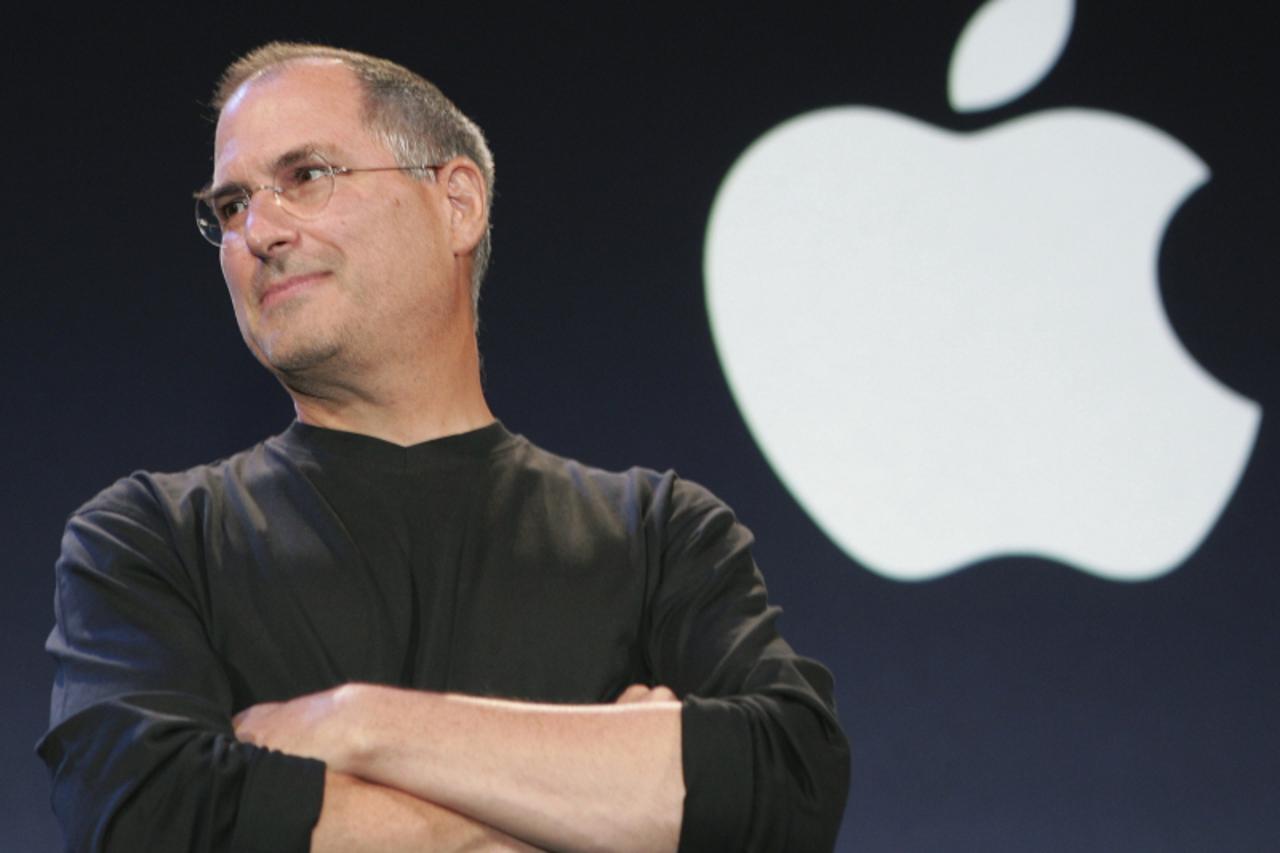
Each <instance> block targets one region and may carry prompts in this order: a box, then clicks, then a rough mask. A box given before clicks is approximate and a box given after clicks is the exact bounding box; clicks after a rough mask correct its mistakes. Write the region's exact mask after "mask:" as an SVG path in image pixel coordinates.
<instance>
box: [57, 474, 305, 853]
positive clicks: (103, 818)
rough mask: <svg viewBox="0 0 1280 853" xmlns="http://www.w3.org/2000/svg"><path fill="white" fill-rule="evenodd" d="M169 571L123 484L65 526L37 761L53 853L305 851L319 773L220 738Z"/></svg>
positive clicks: (192, 597) (164, 532) (159, 533)
mask: <svg viewBox="0 0 1280 853" xmlns="http://www.w3.org/2000/svg"><path fill="white" fill-rule="evenodd" d="M178 563H179V558H178V557H177V554H176V550H175V547H174V545H173V543H172V541H171V540H170V536H169V528H168V525H167V524H166V523H165V520H164V518H163V517H162V515H161V513H160V511H159V510H158V508H157V507H156V505H155V502H154V501H153V500H151V499H150V495H149V494H148V493H147V490H146V488H145V487H144V486H143V485H142V484H141V483H139V482H138V481H137V480H125V481H121V482H120V483H117V484H116V486H114V487H112V489H109V490H108V491H107V492H105V493H104V494H103V495H100V496H99V498H98V499H96V500H95V501H92V502H90V504H88V505H86V507H84V508H82V509H81V510H80V511H79V512H77V513H76V514H75V515H73V516H72V518H71V519H70V521H69V522H68V525H67V529H66V532H65V534H64V537H63V548H62V554H61V556H60V558H59V560H58V563H57V566H56V584H57V586H56V594H55V600H54V609H55V616H56V622H55V626H54V629H53V631H52V632H51V634H50V636H49V640H48V642H47V644H46V648H47V650H48V651H49V652H50V654H51V655H52V656H53V657H54V660H55V663H56V674H55V680H54V688H53V696H52V702H51V712H50V728H49V731H48V732H47V733H46V734H45V736H44V738H42V739H41V741H40V743H39V744H38V745H37V752H38V754H39V755H40V756H41V758H43V759H44V760H45V762H46V764H47V765H48V766H49V769H50V773H51V775H52V780H53V796H52V799H53V807H54V812H55V813H56V815H57V817H58V819H59V822H60V824H61V825H62V829H63V834H64V837H65V842H66V844H67V847H68V849H73V850H85V851H89V850H92V851H98V850H120V851H136V850H191V851H209V853H213V852H214V851H231V850H245V851H267V850H271V851H285V852H286V853H288V851H295V850H297V851H305V850H307V849H308V848H309V846H310V835H311V829H312V827H313V826H314V824H315V822H316V820H317V819H318V817H319V809H320V804H321V801H322V798H323V786H324V765H323V763H322V762H319V761H315V760H312V759H305V758H300V757H296V756H291V755H285V754H283V753H278V752H273V751H270V750H266V749H261V748H259V747H256V746H252V745H250V744H244V743H241V742H240V741H238V740H237V739H236V738H235V734H234V731H233V729H232V727H231V722H230V714H231V712H232V710H233V709H232V707H231V704H232V699H231V691H230V687H229V686H228V684H227V681H226V676H225V673H224V671H223V668H222V666H221V663H220V662H219V660H218V659H217V656H216V655H215V654H214V652H213V650H212V648H211V647H210V645H209V642H208V638H207V634H206V632H205V630H204V626H203V624H202V622H201V619H200V617H199V607H198V597H199V593H198V591H197V590H195V589H194V587H193V585H192V584H191V583H190V581H189V578H188V577H187V576H186V575H185V573H184V571H183V570H182V568H181V566H180V565H178Z"/></svg>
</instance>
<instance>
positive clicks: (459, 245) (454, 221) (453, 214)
mask: <svg viewBox="0 0 1280 853" xmlns="http://www.w3.org/2000/svg"><path fill="white" fill-rule="evenodd" d="M436 179H437V180H438V181H439V182H440V184H441V186H443V187H444V188H445V193H446V195H447V197H448V199H449V226H450V234H451V242H450V248H451V249H452V250H453V253H454V254H455V255H469V254H471V253H472V252H474V251H475V248H476V245H477V244H479V242H480V238H481V237H483V236H484V232H485V229H486V228H488V227H489V196H488V192H487V188H486V187H485V182H484V175H482V174H481V173H480V169H479V167H477V166H476V164H475V163H473V162H471V160H470V159H469V158H467V157H454V158H453V159H452V160H450V161H449V162H448V163H445V164H444V165H443V166H441V167H440V169H439V171H438V173H437V175H436Z"/></svg>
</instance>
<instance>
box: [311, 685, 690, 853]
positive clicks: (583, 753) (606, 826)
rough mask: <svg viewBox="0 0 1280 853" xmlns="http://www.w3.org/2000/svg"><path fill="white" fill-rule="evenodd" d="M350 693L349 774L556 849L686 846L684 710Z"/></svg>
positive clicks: (383, 691)
mask: <svg viewBox="0 0 1280 853" xmlns="http://www.w3.org/2000/svg"><path fill="white" fill-rule="evenodd" d="M344 690H345V691H346V692H344V693H343V694H342V696H341V699H340V700H339V701H340V702H344V703H349V705H350V707H349V708H348V709H347V712H348V713H343V714H342V715H341V716H343V717H344V718H346V719H350V720H357V721H359V722H358V724H356V725H354V726H352V727H351V728H350V735H351V740H350V741H349V749H348V751H347V756H346V760H345V762H344V765H343V766H342V767H341V769H344V770H346V771H348V772H350V773H353V774H354V775H357V776H359V777H361V778H363V779H366V780H369V781H373V782H377V783H379V784H382V785H386V786H389V787H393V788H397V789H399V790H401V791H405V792H408V793H410V794H413V795H414V796H416V797H419V798H422V799H425V800H428V801H430V802H433V803H439V804H441V805H443V806H446V807H448V808H451V809H454V810H456V811H458V812H461V813H463V814H466V815H468V816H469V817H472V818H475V819H476V820H479V821H482V822H483V823H485V824H487V825H491V826H494V827H499V828H501V829H502V830H504V831H506V832H509V833H511V834H513V835H518V836H519V837H521V838H527V839H530V840H531V841H533V842H534V843H537V844H541V845H544V846H547V847H554V848H556V849H561V850H590V849H604V850H627V849H634V850H645V851H652V850H674V849H675V847H676V843H677V841H678V838H679V833H680V820H681V816H682V810H683V803H684V779H683V774H682V768H681V730H680V704H679V703H678V702H650V703H643V704H628V705H578V706H562V705H539V704H529V703H519V702H509V701H502V700H492V699H478V698H473V697H466V696H455V695H442V694H432V693H422V692H418V691H408V690H397V689H394V688H385V687H373V686H368V685H357V686H352V687H349V688H344ZM331 764H332V762H331Z"/></svg>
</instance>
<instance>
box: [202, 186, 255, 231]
mask: <svg viewBox="0 0 1280 853" xmlns="http://www.w3.org/2000/svg"><path fill="white" fill-rule="evenodd" d="M209 206H210V207H212V208H213V213H214V216H216V217H218V222H219V223H220V224H222V225H226V224H227V223H228V222H230V221H231V220H233V219H235V218H236V217H237V216H239V215H240V214H241V213H244V211H245V208H247V207H248V206H249V197H248V196H246V195H245V194H243V193H238V194H236V195H225V196H219V197H218V198H215V199H213V201H212V202H211V203H210V205H209Z"/></svg>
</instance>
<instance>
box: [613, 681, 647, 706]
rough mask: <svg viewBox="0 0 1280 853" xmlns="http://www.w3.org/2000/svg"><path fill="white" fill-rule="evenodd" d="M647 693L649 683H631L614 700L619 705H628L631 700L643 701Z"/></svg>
mask: <svg viewBox="0 0 1280 853" xmlns="http://www.w3.org/2000/svg"><path fill="white" fill-rule="evenodd" d="M648 695H649V685H647V684H633V685H631V686H630V687H628V688H627V689H626V690H623V691H622V695H620V696H619V697H618V698H617V699H615V700H614V702H616V703H617V704H619V705H629V704H631V703H632V702H643V701H644V699H645V697H646V696H648Z"/></svg>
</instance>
